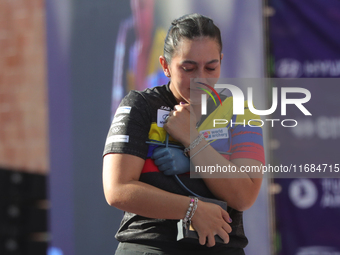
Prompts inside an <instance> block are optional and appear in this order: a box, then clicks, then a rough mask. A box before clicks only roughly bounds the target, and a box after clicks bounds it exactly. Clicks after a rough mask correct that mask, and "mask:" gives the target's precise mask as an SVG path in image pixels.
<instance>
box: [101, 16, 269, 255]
mask: <svg viewBox="0 0 340 255" xmlns="http://www.w3.org/2000/svg"><path fill="white" fill-rule="evenodd" d="M221 51H222V42H221V35H220V30H219V29H218V27H217V26H216V25H214V23H213V21H212V20H211V19H209V18H207V17H204V16H202V15H199V14H191V15H186V16H183V17H181V18H179V19H177V20H175V21H173V22H172V25H171V27H170V29H169V31H168V34H167V37H166V39H165V45H164V56H161V57H160V64H161V65H162V67H163V70H164V73H165V75H166V76H168V77H169V78H170V82H169V83H168V84H167V85H163V86H158V87H155V88H152V89H147V90H144V91H142V92H138V91H131V92H130V93H129V94H128V95H127V96H126V97H125V98H124V99H123V100H122V102H121V104H120V107H119V108H118V109H117V111H116V114H115V117H114V120H113V122H112V125H111V128H110V131H109V134H108V138H107V141H106V145H105V150H104V163H103V185H104V193H105V197H106V200H107V202H108V203H109V204H110V205H112V206H114V207H117V208H119V209H121V210H123V211H125V213H124V218H123V220H122V223H121V226H120V229H119V230H118V233H117V235H116V238H117V240H118V241H120V244H119V246H118V249H117V251H116V254H144V253H143V252H145V254H149V253H150V254H191V253H192V254H244V252H243V248H244V247H245V246H246V244H247V238H246V237H245V235H244V233H243V226H242V211H243V210H246V209H248V208H249V207H250V206H251V205H252V204H253V203H254V201H255V200H256V197H257V195H258V192H259V189H260V186H261V178H254V177H253V176H248V175H247V174H246V173H241V175H240V177H242V178H223V179H222V178H220V179H217V178H215V179H210V178H204V179H190V178H189V177H188V175H186V174H183V175H181V180H182V181H183V182H184V184H185V185H186V186H188V187H189V188H190V189H192V190H193V191H194V192H196V193H198V194H199V195H201V196H203V197H210V198H214V199H219V200H222V201H226V202H227V203H228V212H229V213H228V212H227V211H225V210H223V209H222V208H221V207H220V206H218V205H216V204H212V203H207V202H203V201H199V200H196V199H192V198H190V197H189V196H188V195H190V194H189V193H188V192H187V191H185V190H184V189H183V188H182V187H181V186H180V185H178V183H177V182H176V181H175V180H174V178H173V176H171V175H172V174H180V173H183V172H188V171H189V169H188V168H187V169H185V170H184V171H183V169H178V168H181V166H183V164H184V163H183V162H184V161H185V159H183V157H184V158H185V156H183V157H182V155H183V154H182V153H180V154H176V153H175V154H171V155H170V158H169V160H168V161H171V163H173V164H172V165H171V167H170V168H172V169H170V170H171V171H167V173H166V172H164V173H163V172H162V170H164V168H163V166H162V164H163V163H164V161H163V162H162V160H159V159H160V158H161V157H162V155H158V156H155V155H157V154H162V153H158V152H159V151H161V152H162V150H163V151H164V147H162V146H157V145H150V144H149V143H146V142H147V141H160V142H163V143H164V142H165V140H166V133H168V134H169V135H170V143H171V144H179V145H182V146H183V147H184V148H187V149H186V151H187V154H188V156H189V157H190V158H191V162H192V163H193V164H194V165H197V166H209V165H216V164H219V165H229V166H233V167H236V168H237V169H239V167H240V166H245V165H249V166H252V165H255V166H260V165H261V164H262V163H263V158H264V156H263V147H262V144H261V143H262V140H261V142H259V143H258V144H256V145H255V146H253V147H252V144H253V143H248V144H247V147H244V148H243V149H242V150H240V146H242V143H243V140H244V139H245V138H249V139H252V140H254V141H255V140H257V141H258V140H259V137H260V138H261V139H262V135H261V130H258V129H257V131H256V132H243V131H244V130H242V129H244V128H245V129H246V127H243V126H242V125H241V126H240V127H234V128H231V127H229V129H230V130H229V132H231V133H230V136H229V137H228V139H225V140H228V145H227V146H228V148H227V149H226V151H228V152H229V154H231V155H221V154H220V153H219V152H217V150H216V149H215V148H214V147H213V146H214V143H211V144H210V141H206V140H205V139H202V136H201V135H200V133H199V132H198V130H197V129H196V128H195V127H193V126H192V125H190V121H193V122H194V123H196V122H201V121H199V120H200V119H201V113H200V111H201V106H200V104H199V103H197V100H193V98H190V92H191V93H193V94H194V93H196V92H197V91H196V90H195V89H193V88H190V79H192V78H202V79H206V80H210V79H212V80H217V79H218V78H219V75H220V68H221V60H222V58H223V54H222V53H221ZM227 100H228V99H227ZM194 101H195V102H194ZM229 101H230V100H229ZM225 102H227V101H224V102H223V104H224V105H226V104H227V103H225ZM227 105H228V104H227ZM170 110H171V111H170ZM166 115H169V117H167V118H166V121H164V117H165V116H166ZM234 117H235V118H236V116H234ZM252 117H253V116H252ZM255 119H256V118H255ZM198 126H199V125H198ZM259 129H260V128H259ZM232 132H234V133H232ZM233 134H237V135H236V138H235V139H234V138H233V139H234V140H235V141H236V142H235V143H234V142H231V140H230V139H232V136H233ZM190 136H191V137H193V139H190ZM254 137H256V139H254ZM222 140H223V139H222ZM219 142H220V141H219ZM223 144H227V143H223ZM229 144H230V145H229ZM240 144H241V145H240ZM219 146H221V143H219ZM156 147H158V148H157V149H156V150H155V148H156ZM249 148H250V149H249ZM177 150H178V149H177ZM219 150H220V149H219ZM245 150H249V151H251V153H247V152H244V151H245ZM240 151H241V152H240ZM180 155H181V156H180ZM168 156H169V155H168ZM154 159H156V160H155V161H154ZM183 160H184V161H183ZM188 160H189V159H188ZM157 161H160V162H158V163H157V165H158V166H156V165H155V162H157ZM176 162H181V163H179V164H177V166H176ZM184 165H185V164H184ZM168 170H169V169H168ZM226 177H231V176H228V175H226ZM193 207H194V208H195V210H192V209H190V208H193ZM180 219H184V221H191V224H192V226H193V228H194V229H195V230H196V231H197V233H198V236H199V241H198V242H197V243H188V242H185V241H180V242H178V241H177V240H176V236H177V223H178V221H179V220H180ZM215 235H218V236H219V237H220V238H221V239H222V240H223V241H224V244H222V243H216V242H215Z"/></svg>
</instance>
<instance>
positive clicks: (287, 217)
mask: <svg viewBox="0 0 340 255" xmlns="http://www.w3.org/2000/svg"><path fill="white" fill-rule="evenodd" d="M193 12H198V13H201V14H203V15H206V16H209V17H211V18H212V19H213V20H214V22H215V23H216V24H217V25H218V26H219V27H220V29H221V32H222V37H223V54H224V58H223V63H222V73H221V77H225V78H242V79H243V78H244V79H254V80H256V79H257V80H258V81H259V80H260V81H263V80H265V79H264V78H312V79H324V80H330V79H331V80H332V81H334V82H335V84H337V82H338V79H337V78H339V77H340V2H339V0H210V1H206V0H185V1H179V0H131V1H129V0H96V1H93V0H82V1H77V0H0V254H1V255H7V254H12V255H21V254H25V255H26V254H27V255H30V254H34V255H40V254H49V255H73V254H77V255H87V254H114V250H115V248H116V246H117V242H116V240H115V239H114V235H115V232H116V231H117V229H118V227H119V223H120V220H121V217H122V212H121V211H119V210H117V209H115V208H112V207H110V206H109V205H107V204H106V201H105V198H104V194H103V189H102V180H101V170H102V151H103V148H104V143H105V139H106V135H107V132H108V129H109V126H110V122H111V118H112V114H113V113H114V112H115V109H116V108H117V106H118V103H119V102H120V100H121V99H122V97H123V96H124V95H125V94H126V93H127V92H128V91H129V90H131V89H137V90H143V89H144V88H147V87H153V86H156V85H161V84H165V83H167V81H168V80H167V78H166V77H165V76H164V74H163V72H162V70H161V67H160V65H159V63H158V57H159V55H161V54H162V52H163V42H164V38H165V35H166V32H167V29H168V27H169V25H170V23H171V21H172V20H173V19H174V18H178V17H179V16H181V15H184V14H187V13H193ZM320 84H321V85H320ZM328 88H329V87H327V86H322V82H319V83H318V85H313V86H312V85H311V87H310V91H311V93H312V98H313V97H315V98H321V99H323V100H316V101H313V100H312V101H311V102H310V107H311V109H312V110H313V111H312V112H313V116H312V117H311V118H309V119H307V120H303V121H301V124H299V128H297V129H295V131H291V130H287V129H284V128H280V127H278V128H273V129H270V130H266V132H265V141H266V143H265V144H266V148H265V149H266V160H267V162H268V163H271V164H276V165H279V164H283V165H289V164H291V163H294V164H301V163H316V164H323V163H326V164H335V163H340V162H339V161H338V159H339V157H338V151H339V149H338V143H339V138H340V113H339V109H340V100H339V99H338V95H339V94H340V87H339V88H338V87H337V86H333V87H332V88H331V89H328ZM269 89H271V85H268V84H267V83H265V82H262V83H259V85H258V86H257V91H258V92H259V94H260V95H262V97H261V100H262V101H263V102H265V104H266V105H270V104H271V98H270V97H269V96H268V95H270V93H269V92H268V90H269ZM313 102H314V103H313ZM339 216H340V179H338V178H323V179H317V178H299V179H297V178H296V179H294V178H289V179H282V178H277V179H273V178H266V179H264V181H263V185H262V188H261V191H260V195H259V197H258V199H257V201H256V203H255V204H254V206H253V207H252V208H251V209H249V210H248V211H246V212H245V213H244V217H245V219H244V220H245V232H246V234H247V236H248V238H249V240H250V243H249V245H248V246H247V248H246V253H247V254H249V255H253V254H254V255H255V254H256V255H270V254H278V255H326V254H327V255H339V254H340V221H339Z"/></svg>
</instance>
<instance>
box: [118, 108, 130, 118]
mask: <svg viewBox="0 0 340 255" xmlns="http://www.w3.org/2000/svg"><path fill="white" fill-rule="evenodd" d="M130 111H131V107H130V106H122V107H119V108H118V109H117V110H116V113H115V116H116V115H118V114H122V113H124V114H129V113H130Z"/></svg>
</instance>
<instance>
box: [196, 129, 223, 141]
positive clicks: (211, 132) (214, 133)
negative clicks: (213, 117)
mask: <svg viewBox="0 0 340 255" xmlns="http://www.w3.org/2000/svg"><path fill="white" fill-rule="evenodd" d="M200 133H201V134H203V136H204V138H205V140H207V141H209V140H215V139H227V138H229V133H228V128H215V129H208V130H202V131H200Z"/></svg>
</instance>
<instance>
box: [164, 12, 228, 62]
mask: <svg viewBox="0 0 340 255" xmlns="http://www.w3.org/2000/svg"><path fill="white" fill-rule="evenodd" d="M204 36H206V37H210V38H212V39H215V40H216V42H217V43H218V45H219V46H220V52H222V39H221V32H220V29H219V28H218V27H217V26H216V25H215V24H214V22H213V21H212V19H210V18H208V17H206V16H203V15H201V14H198V13H193V14H187V15H184V16H182V17H180V18H178V19H175V20H174V21H172V23H171V26H170V28H169V30H168V33H167V35H166V38H165V42H164V58H165V59H166V61H167V63H168V64H170V61H171V58H172V56H173V54H174V52H175V50H176V47H177V45H178V42H179V41H180V40H181V39H182V38H183V37H184V38H187V39H190V40H192V39H195V38H197V37H204Z"/></svg>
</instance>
